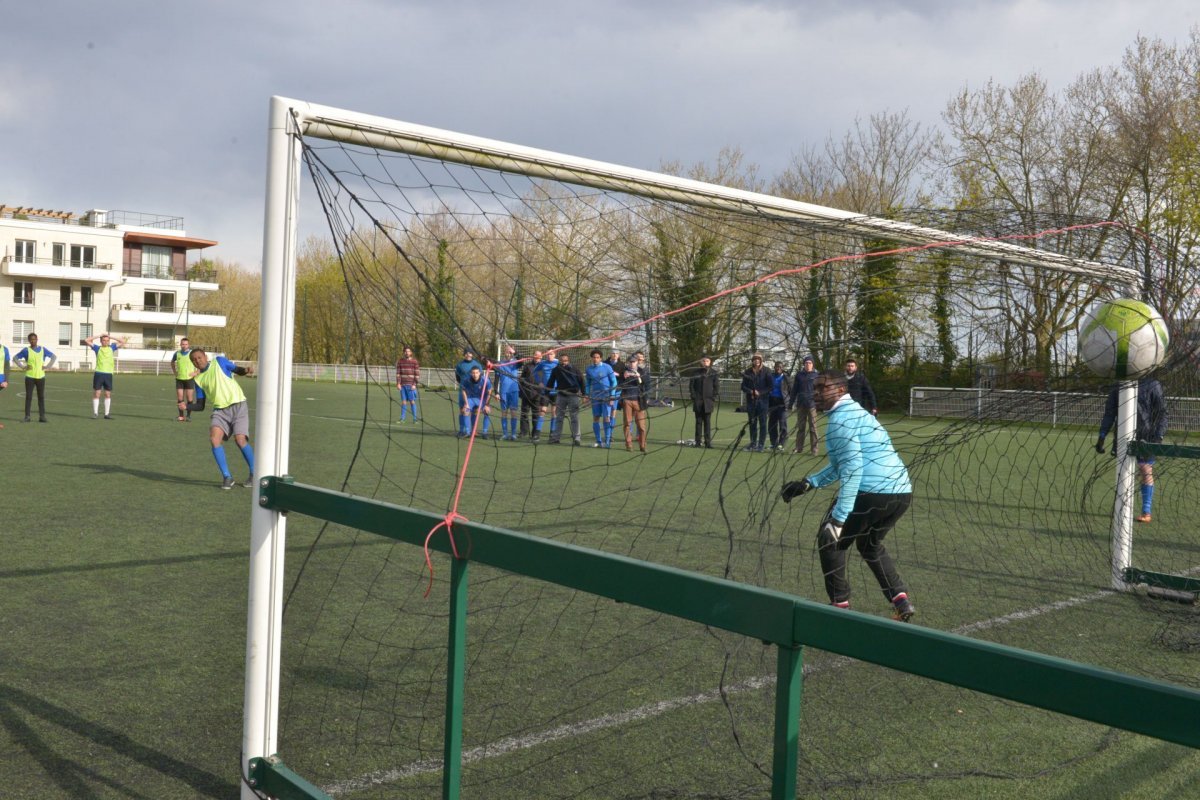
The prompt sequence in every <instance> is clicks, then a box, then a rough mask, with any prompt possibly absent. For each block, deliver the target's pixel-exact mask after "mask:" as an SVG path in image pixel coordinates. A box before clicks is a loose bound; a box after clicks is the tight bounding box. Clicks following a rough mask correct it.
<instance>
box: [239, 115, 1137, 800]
mask: <svg viewBox="0 0 1200 800" xmlns="http://www.w3.org/2000/svg"><path fill="white" fill-rule="evenodd" d="M304 138H315V139H321V140H326V141H330V142H337V143H341V144H343V145H349V146H352V147H364V148H372V149H378V150H382V151H390V152H396V153H403V154H407V155H409V156H413V157H416V158H422V159H435V160H438V161H445V162H450V163H455V164H463V165H468V166H472V167H478V168H480V169H486V170H503V171H505V172H506V173H513V174H516V175H520V176H524V177H526V178H529V179H531V180H535V181H536V180H553V181H561V182H564V183H566V184H570V185H573V186H580V187H587V188H591V189H596V190H599V191H613V192H620V193H622V194H626V195H631V196H634V197H638V198H651V199H653V200H655V201H662V202H664V203H666V204H668V205H671V206H676V205H681V206H686V207H696V208H702V209H711V210H717V211H720V212H733V213H736V214H741V215H746V216H748V217H753V218H759V219H768V220H774V221H782V222H789V223H790V222H800V223H803V224H804V225H807V226H815V227H818V228H819V227H821V226H829V227H830V229H836V231H838V232H839V233H841V234H845V235H846V236H848V237H856V238H857V239H858V240H859V241H862V240H864V239H865V240H875V241H878V240H887V241H893V242H904V243H906V244H908V245H911V246H913V247H915V248H917V249H922V248H928V249H931V250H933V249H937V248H942V247H953V248H954V250H955V251H956V252H960V253H964V254H969V255H970V256H972V257H975V258H978V259H985V260H989V261H999V262H1003V263H1007V264H1024V265H1029V266H1031V267H1034V268H1036V269H1039V270H1047V271H1052V272H1056V273H1062V274H1065V275H1070V276H1077V277H1081V278H1083V279H1085V280H1087V281H1091V282H1095V283H1097V284H1105V285H1109V286H1112V285H1121V286H1135V285H1136V284H1137V281H1138V280H1139V279H1140V277H1141V276H1140V275H1139V273H1138V272H1137V271H1136V270H1134V269H1132V268H1129V267H1126V266H1121V265H1117V264H1108V263H1103V262H1101V261H1093V260H1088V259H1083V258H1077V257H1073V256H1068V255H1063V254H1060V253H1055V252H1051V251H1047V250H1038V249H1035V248H1033V247H1028V246H1025V245H1023V244H1020V243H1019V242H1020V237H1018V236H1013V237H1011V239H1009V238H1008V237H1004V236H998V237H979V238H971V237H964V236H963V235H961V234H955V233H952V232H950V231H947V230H942V229H939V228H937V227H929V226H926V225H918V224H913V223H909V222H904V221H900V220H892V219H885V218H881V217H873V216H868V215H863V214H857V213H853V212H848V211H843V210H839V209H832V208H827V207H823V206H818V205H814V204H810V203H804V202H800V201H795V200H789V199H786V198H780V197H773V196H770V195H765V194H761V193H756V192H749V191H743V190H737V189H732V188H728V187H723V186H717V185H714V184H709V183H704V182H700V181H695V180H691V179H686V178H680V177H675V176H671V175H665V174H659V173H654V172H649V171H645V170H639V169H633V168H629V167H623V166H619V165H614V164H608V163H603V162H598V161H592V160H588V159H583V158H577V157H574V156H568V155H563V154H560V153H554V152H550V151H544V150H538V149H534V148H529V147H524V146H520V145H513V144H508V143H505V142H500V141H496V140H491V139H483V138H480V137H476V136H468V135H463V134H457V133H453V132H449V131H444V130H439V129H435V128H429V127H425V126H419V125H414V124H411V123H406V122H401V121H397V120H392V119H387V118H384V117H379V116H372V115H366V114H360V113H355V112H351V111H346V110H342V109H337V108H332V107H328V106H323V105H317V104H312V103H307V102H302V101H297V100H292V99H288V98H284V97H273V98H272V99H271V103H270V113H269V125H268V159H267V192H266V207H265V218H264V244H263V281H262V286H263V289H262V291H263V294H262V304H261V333H260V341H259V354H260V366H259V381H258V384H259V388H258V399H257V411H256V420H255V425H256V428H255V437H256V444H257V453H256V455H257V457H256V474H255V480H256V482H257V483H258V484H260V487H261V486H262V485H263V484H264V482H265V481H268V480H270V479H272V478H281V477H283V476H286V475H288V474H289V444H288V443H289V440H290V437H291V427H290V417H291V410H292V397H291V380H292V356H293V353H292V346H293V341H294V336H295V305H296V288H295V287H296V275H297V241H298V239H299V235H298V230H299V227H300V213H299V199H300V185H301V181H300V177H301V174H302V172H303V166H302V165H303V150H304V147H303V142H302V140H303V139H304ZM382 235H385V236H386V235H387V232H386V231H385V232H384V233H383V234H382ZM490 330H491V332H492V333H490V334H489V336H490V335H494V332H495V331H496V330H497V328H495V327H493V328H491V329H490ZM580 330H583V331H587V330H588V328H581V329H580ZM592 332H596V331H595V329H592ZM625 333H628V331H627V330H623V331H611V332H608V334H609V335H611V337H612V338H608V336H606V337H605V338H602V339H598V340H595V342H596V343H595V344H593V343H592V342H591V341H589V342H587V344H588V345H590V346H595V347H598V348H599V349H601V350H606V349H608V348H612V347H620V346H621V343H622V341H623V339H622V337H623V335H624V334H625ZM447 335H449V333H447ZM574 335H578V333H574ZM509 343H511V344H514V345H516V346H517V348H518V351H519V353H520V355H521V356H525V357H527V356H529V355H530V352H529V348H530V347H532V346H535V345H536V344H545V345H547V346H554V347H556V348H557V347H570V346H579V345H581V344H582V343H581V342H579V341H567V342H557V341H556V340H555V341H551V340H545V339H542V340H532V339H530V340H520V341H518V340H505V339H503V338H499V339H498V342H497V348H498V351H497V358H498V359H500V360H503V347H504V345H505V344H509ZM543 349H546V348H543ZM589 349H590V347H589ZM1128 391H1130V386H1126V387H1125V389H1124V390H1123V393H1122V403H1121V408H1122V413H1121V414H1120V415H1119V418H1118V422H1117V426H1118V427H1117V438H1118V441H1119V442H1122V443H1124V442H1129V441H1131V440H1132V438H1133V434H1134V425H1135V420H1136V398H1135V399H1134V401H1133V402H1127V396H1128V395H1127V393H1128ZM1133 391H1134V392H1136V387H1133ZM1106 470H1107V468H1106ZM1134 470H1135V465H1134V463H1133V460H1132V458H1124V457H1123V458H1121V459H1119V462H1118V475H1117V487H1118V491H1117V499H1116V503H1115V505H1114V507H1113V512H1112V548H1113V556H1112V557H1113V561H1112V582H1113V586H1114V587H1116V588H1124V584H1123V576H1124V575H1125V570H1126V569H1127V568H1128V567H1129V566H1130V551H1131V547H1132V545H1131V523H1132V499H1133V491H1134V483H1135V472H1134ZM264 492H265V489H264ZM269 505H270V503H269V500H268V498H267V496H266V495H265V494H263V495H260V496H257V497H256V500H255V503H254V508H253V512H252V515H251V552H250V575H249V589H248V609H247V641H246V675H245V695H244V714H245V718H244V729H243V742H242V769H243V776H246V777H247V782H246V783H245V784H244V785H243V787H242V798H243V800H253V798H256V797H258V795H257V794H256V792H255V791H254V787H253V786H252V785H250V783H249V776H250V775H251V766H250V765H251V762H252V761H253V760H255V759H262V758H268V757H271V756H273V755H274V754H275V753H276V752H277V751H278V745H279V742H278V737H279V711H280V700H279V698H280V670H281V646H282V612H283V594H284V593H283V581H284V574H285V573H284V566H285V565H284V551H285V546H286V533H287V519H286V516H285V514H284V513H282V512H279V511H275V510H271V509H270V508H268V506H269ZM731 539H732V537H731ZM1100 567H1103V564H1102V563H1101V564H1100ZM1118 567H1119V568H1118Z"/></svg>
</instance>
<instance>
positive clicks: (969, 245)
mask: <svg viewBox="0 0 1200 800" xmlns="http://www.w3.org/2000/svg"><path fill="white" fill-rule="evenodd" d="M273 101H274V102H277V103H282V104H284V105H285V106H286V107H287V108H288V110H289V112H290V114H291V117H292V119H293V120H294V122H295V124H296V125H297V126H298V133H300V134H301V135H304V136H313V137H317V138H321V139H328V140H331V141H336V142H342V143H345V144H352V145H361V146H364V147H374V148H379V149H381V150H388V151H393V152H399V153H404V154H407V155H411V156H416V157H422V158H430V159H437V160H440V161H448V162H453V163H457V164H464V165H467V166H473V167H480V168H483V169H491V170H500V171H505V172H512V173H515V174H520V175H525V176H528V177H531V178H542V179H548V180H558V181H564V182H567V183H574V184H577V185H580V186H587V187H589V188H594V189H601V190H608V191H619V192H625V193H627V194H632V195H637V196H640V197H647V198H652V199H655V200H664V201H667V202H678V203H686V204H688V205H693V206H699V207H703V208H709V209H714V210H718V211H727V212H736V213H742V214H754V215H757V216H760V217H767V218H774V219H781V220H792V221H803V222H808V223H817V224H828V225H831V226H832V225H836V226H837V227H838V228H841V229H843V230H851V231H853V232H855V233H857V234H860V235H862V236H865V237H883V238H887V239H893V240H897V241H903V242H907V243H910V244H917V245H929V246H938V245H946V246H950V245H953V246H954V248H955V250H957V251H965V252H968V253H970V254H972V255H976V256H984V257H987V258H995V259H1001V260H1003V261H1006V262H1009V263H1013V264H1023V265H1027V266H1032V267H1037V268H1041V269H1049V270H1054V271H1058V272H1065V273H1070V274H1076V275H1081V276H1089V277H1092V278H1098V279H1101V280H1105V281H1113V282H1119V283H1124V284H1136V283H1137V281H1138V279H1139V275H1138V273H1137V271H1136V270H1134V269H1130V268H1128V267H1122V266H1119V265H1115V264H1106V263H1102V262H1097V261H1090V260H1087V259H1081V258H1074V257H1071V256H1066V255H1062V254H1059V253H1052V252H1047V251H1043V250H1037V249H1035V248H1031V247H1026V246H1023V245H1019V244H1014V243H1012V242H1007V241H996V240H988V239H976V238H964V237H962V236H959V235H956V234H953V233H950V232H949V231H944V230H940V229H937V228H929V227H925V226H922V225H914V224H911V223H907V222H901V221H898V220H891V219H885V218H883V217H874V216H869V215H865V214H859V213H856V212H853V211H845V210H843V209H837V208H830V207H828V206H821V205H816V204H813V203H805V202H802V201H799V200H789V199H786V198H781V197H774V196H771V195H766V194H761V193H758V192H750V191H745V190H742V189H733V188H730V187H727V186H720V185H717V184H712V183H705V182H703V181H697V180H692V179H689V178H680V177H676V176H672V175H664V174H661V173H656V172H650V171H648V170H642V169H636V168H633V167H624V166H620V165H617V164H611V163H607V162H603V161H594V160H591V159H586V158H579V157H576V156H569V155H565V154H563V153H556V152H553V151H549V150H541V149H537V148H532V147H526V146H523V145H517V144H512V143H509V142H503V141H499V140H495V139H485V138H482V137H478V136H471V135H468V134H462V133H455V132H453V131H447V130H442V129H439V128H431V127H428V126H424V125H415V124H413V123H409V122H402V121H400V120H393V119H388V118H385V117H378V116H373V115H369V114H361V113H357V112H353V111H346V110H343V109H338V108H332V107H329V106H323V105H316V104H313V103H307V102H303V101H297V100H291V99H288V98H283V97H275V98H274V99H273Z"/></svg>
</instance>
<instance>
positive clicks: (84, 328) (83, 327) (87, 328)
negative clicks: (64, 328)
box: [79, 322, 92, 344]
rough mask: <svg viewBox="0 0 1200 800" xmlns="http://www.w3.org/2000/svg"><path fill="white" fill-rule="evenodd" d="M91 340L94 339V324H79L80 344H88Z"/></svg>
mask: <svg viewBox="0 0 1200 800" xmlns="http://www.w3.org/2000/svg"><path fill="white" fill-rule="evenodd" d="M90 338H92V323H90V322H81V323H79V343H80V344H87V340H88V339H90Z"/></svg>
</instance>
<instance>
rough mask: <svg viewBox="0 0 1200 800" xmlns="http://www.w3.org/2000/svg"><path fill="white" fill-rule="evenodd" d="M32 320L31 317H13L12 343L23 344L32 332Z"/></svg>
mask: <svg viewBox="0 0 1200 800" xmlns="http://www.w3.org/2000/svg"><path fill="white" fill-rule="evenodd" d="M33 332H34V331H33V320H31V319H14V320H13V343H14V344H23V343H25V342H26V341H28V339H29V334H31V333H33Z"/></svg>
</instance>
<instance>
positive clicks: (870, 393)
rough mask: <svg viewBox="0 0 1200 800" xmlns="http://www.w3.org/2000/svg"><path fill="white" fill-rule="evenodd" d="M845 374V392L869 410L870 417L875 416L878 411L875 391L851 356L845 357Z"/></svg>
mask: <svg viewBox="0 0 1200 800" xmlns="http://www.w3.org/2000/svg"><path fill="white" fill-rule="evenodd" d="M846 376H847V382H846V394H848V395H850V397H851V398H852V399H853V400H854V401H855V402H856V403H858V404H859V405H860V406H862V407H863V408H865V409H866V410H867V411H869V412H870V413H871V416H872V417H874V416H876V415H877V414H878V413H879V404H878V403H877V402H876V401H875V391H874V390H873V389H872V388H871V383H870V381H868V380H867V376H866V375H865V374H863V372H862V371H861V370H859V368H858V362H857V361H855V360H854V359H853V358H847V359H846Z"/></svg>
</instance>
